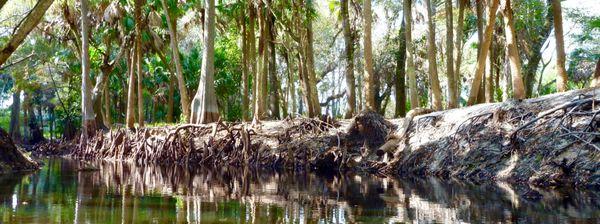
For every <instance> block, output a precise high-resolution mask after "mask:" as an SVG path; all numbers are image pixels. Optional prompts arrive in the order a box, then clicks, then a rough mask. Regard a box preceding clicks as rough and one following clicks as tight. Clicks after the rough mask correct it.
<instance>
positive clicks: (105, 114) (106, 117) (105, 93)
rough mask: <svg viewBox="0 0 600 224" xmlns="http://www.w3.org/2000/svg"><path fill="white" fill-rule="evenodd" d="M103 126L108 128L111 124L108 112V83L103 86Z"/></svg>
mask: <svg viewBox="0 0 600 224" xmlns="http://www.w3.org/2000/svg"><path fill="white" fill-rule="evenodd" d="M102 92H103V93H104V97H103V98H104V126H106V127H108V128H110V127H111V126H112V116H111V113H110V92H109V89H108V83H107V85H105V86H104V91H102Z"/></svg>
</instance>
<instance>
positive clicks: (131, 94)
mask: <svg viewBox="0 0 600 224" xmlns="http://www.w3.org/2000/svg"><path fill="white" fill-rule="evenodd" d="M135 45H137V43H136V44H135ZM135 48H137V46H136V47H134V49H133V50H132V54H130V55H131V59H130V61H131V63H130V64H129V66H130V67H129V84H128V88H127V115H126V116H125V120H126V123H127V128H130V129H133V128H134V125H135V106H136V102H137V101H136V88H135V86H136V81H135V80H136V78H135V68H136V66H135V64H136V60H135V58H136V57H137V51H136V50H135Z"/></svg>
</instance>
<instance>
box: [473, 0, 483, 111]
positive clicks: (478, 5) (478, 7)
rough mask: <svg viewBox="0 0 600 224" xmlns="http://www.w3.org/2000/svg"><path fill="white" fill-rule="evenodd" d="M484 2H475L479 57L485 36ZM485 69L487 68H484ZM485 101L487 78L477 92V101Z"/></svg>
mask: <svg viewBox="0 0 600 224" xmlns="http://www.w3.org/2000/svg"><path fill="white" fill-rule="evenodd" d="M484 6H485V5H484V3H483V2H475V10H476V14H477V38H478V42H477V43H478V45H479V47H478V48H477V57H479V55H481V50H482V47H481V45H482V44H483V36H484V23H485V21H484V16H485V9H484ZM483 69H485V68H483ZM484 102H485V79H481V86H480V88H479V93H478V94H477V103H484Z"/></svg>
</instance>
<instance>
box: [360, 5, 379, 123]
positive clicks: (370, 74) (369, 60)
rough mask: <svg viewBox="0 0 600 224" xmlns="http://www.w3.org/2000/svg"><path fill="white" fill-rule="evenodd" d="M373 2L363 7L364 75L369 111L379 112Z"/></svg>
mask: <svg viewBox="0 0 600 224" xmlns="http://www.w3.org/2000/svg"><path fill="white" fill-rule="evenodd" d="M371 13H372V12H371V0H365V1H364V6H363V22H364V24H363V27H364V30H363V32H364V34H365V36H364V44H363V46H364V51H365V52H364V56H365V65H364V74H365V90H364V91H365V98H366V99H365V100H366V103H367V110H371V111H377V104H376V102H375V94H376V93H375V89H376V83H375V82H376V81H375V79H377V77H375V72H374V71H373V49H372V42H371V23H372V20H373V19H372V15H371Z"/></svg>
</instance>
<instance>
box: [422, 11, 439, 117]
mask: <svg viewBox="0 0 600 224" xmlns="http://www.w3.org/2000/svg"><path fill="white" fill-rule="evenodd" d="M425 4H426V6H427V25H428V26H427V27H428V32H427V59H428V61H429V66H428V68H429V82H430V88H431V93H432V95H433V102H432V104H433V105H432V106H433V109H434V110H442V109H443V108H442V90H441V88H440V81H439V79H438V74H437V58H436V54H437V53H436V47H435V24H434V23H433V14H434V12H433V10H434V9H433V6H432V5H431V0H425Z"/></svg>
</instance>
